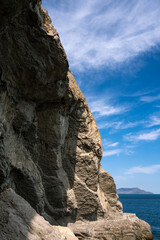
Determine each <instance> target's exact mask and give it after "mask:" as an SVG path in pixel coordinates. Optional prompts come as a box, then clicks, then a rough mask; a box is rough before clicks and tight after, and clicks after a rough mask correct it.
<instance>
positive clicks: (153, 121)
mask: <svg viewBox="0 0 160 240" xmlns="http://www.w3.org/2000/svg"><path fill="white" fill-rule="evenodd" d="M159 125H160V117H158V116H151V117H150V121H149V122H148V124H147V127H154V126H159Z"/></svg>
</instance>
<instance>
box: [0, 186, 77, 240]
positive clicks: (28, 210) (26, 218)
mask: <svg viewBox="0 0 160 240" xmlns="http://www.w3.org/2000/svg"><path fill="white" fill-rule="evenodd" d="M0 213H1V214H0V239H1V240H9V239H12V240H40V239H43V240H78V238H76V237H75V236H74V234H73V233H72V232H71V230H70V229H69V228H67V227H61V226H51V225H50V224H49V223H48V222H47V221H45V220H44V218H43V217H41V216H40V215H38V214H37V213H36V211H35V210H34V209H33V208H32V207H31V206H30V205H29V204H28V203H27V202H26V201H25V200H24V199H23V198H22V197H20V196H18V195H17V194H16V193H15V192H14V191H13V190H12V189H8V190H6V191H4V192H3V193H2V194H0Z"/></svg>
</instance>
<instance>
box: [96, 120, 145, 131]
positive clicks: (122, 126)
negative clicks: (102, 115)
mask: <svg viewBox="0 0 160 240" xmlns="http://www.w3.org/2000/svg"><path fill="white" fill-rule="evenodd" d="M143 123H144V121H137V122H124V121H117V122H113V121H112V122H109V121H108V122H101V123H100V124H98V128H99V129H107V128H112V129H115V130H123V129H128V128H134V127H137V126H139V125H141V124H143Z"/></svg>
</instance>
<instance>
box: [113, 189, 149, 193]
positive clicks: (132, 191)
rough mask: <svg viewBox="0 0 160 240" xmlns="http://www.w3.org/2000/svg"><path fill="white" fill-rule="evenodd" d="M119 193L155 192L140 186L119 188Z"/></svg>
mask: <svg viewBox="0 0 160 240" xmlns="http://www.w3.org/2000/svg"><path fill="white" fill-rule="evenodd" d="M117 193H118V194H153V193H152V192H146V191H144V190H142V189H139V188H119V189H117Z"/></svg>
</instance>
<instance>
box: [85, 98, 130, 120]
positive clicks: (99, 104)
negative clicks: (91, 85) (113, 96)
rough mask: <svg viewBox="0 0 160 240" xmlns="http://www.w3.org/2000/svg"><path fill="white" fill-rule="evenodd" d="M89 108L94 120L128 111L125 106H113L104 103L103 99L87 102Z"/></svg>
mask: <svg viewBox="0 0 160 240" xmlns="http://www.w3.org/2000/svg"><path fill="white" fill-rule="evenodd" d="M89 107H90V109H91V111H92V113H93V114H94V116H95V118H99V117H104V116H111V115H117V114H122V113H124V112H126V111H128V107H127V106H113V105H112V104H110V103H106V102H105V99H100V100H93V101H89Z"/></svg>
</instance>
